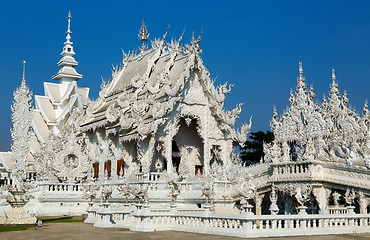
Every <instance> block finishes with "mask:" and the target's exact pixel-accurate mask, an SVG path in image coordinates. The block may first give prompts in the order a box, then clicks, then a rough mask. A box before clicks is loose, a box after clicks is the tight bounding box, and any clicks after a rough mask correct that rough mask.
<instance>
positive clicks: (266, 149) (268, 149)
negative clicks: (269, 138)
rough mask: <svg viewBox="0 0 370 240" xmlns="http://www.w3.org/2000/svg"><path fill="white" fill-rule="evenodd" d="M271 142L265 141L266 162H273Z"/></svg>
mask: <svg viewBox="0 0 370 240" xmlns="http://www.w3.org/2000/svg"><path fill="white" fill-rule="evenodd" d="M270 148H271V143H265V142H263V154H264V156H263V161H264V162H265V163H270V162H271V153H270Z"/></svg>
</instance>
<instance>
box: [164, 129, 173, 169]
mask: <svg viewBox="0 0 370 240" xmlns="http://www.w3.org/2000/svg"><path fill="white" fill-rule="evenodd" d="M172 138H173V133H172V127H170V129H169V131H168V134H167V136H166V138H165V139H166V141H165V143H164V145H165V146H163V147H164V148H165V149H166V150H165V153H166V156H165V157H166V161H167V172H168V174H170V175H171V174H172V173H173V166H172Z"/></svg>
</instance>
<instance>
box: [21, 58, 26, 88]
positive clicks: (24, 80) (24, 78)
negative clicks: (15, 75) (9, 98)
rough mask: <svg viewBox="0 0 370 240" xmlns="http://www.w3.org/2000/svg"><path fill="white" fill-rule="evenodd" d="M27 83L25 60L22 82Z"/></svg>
mask: <svg viewBox="0 0 370 240" xmlns="http://www.w3.org/2000/svg"><path fill="white" fill-rule="evenodd" d="M23 83H24V84H25V83H26V61H23V76H22V84H23Z"/></svg>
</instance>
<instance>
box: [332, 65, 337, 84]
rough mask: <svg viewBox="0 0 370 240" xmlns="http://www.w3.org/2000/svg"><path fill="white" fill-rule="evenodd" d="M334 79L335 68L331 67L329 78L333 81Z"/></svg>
mask: <svg viewBox="0 0 370 240" xmlns="http://www.w3.org/2000/svg"><path fill="white" fill-rule="evenodd" d="M335 79H336V77H335V69H334V68H333V69H331V80H333V82H335Z"/></svg>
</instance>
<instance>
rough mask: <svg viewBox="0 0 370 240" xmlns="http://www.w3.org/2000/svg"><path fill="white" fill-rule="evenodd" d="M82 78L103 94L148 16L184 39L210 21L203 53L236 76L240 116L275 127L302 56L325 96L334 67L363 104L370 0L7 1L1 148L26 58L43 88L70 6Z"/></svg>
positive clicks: (156, 31) (155, 32) (257, 125)
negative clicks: (274, 116)
mask: <svg viewBox="0 0 370 240" xmlns="http://www.w3.org/2000/svg"><path fill="white" fill-rule="evenodd" d="M69 10H70V11H71V13H72V25H71V28H72V32H73V33H72V41H73V42H74V50H75V52H76V55H75V58H76V60H77V61H78V62H79V63H80V64H79V66H78V67H77V70H78V72H79V73H80V74H83V75H84V77H83V78H82V79H81V80H80V81H79V82H78V84H79V86H83V87H90V88H91V92H90V96H91V97H92V98H94V99H96V98H97V96H98V91H99V89H100V88H99V86H100V83H101V76H103V77H104V78H107V77H109V76H110V73H111V66H112V64H116V63H119V62H121V60H122V52H121V48H122V49H124V50H125V51H126V52H127V51H129V50H133V49H135V48H137V47H138V46H139V40H138V38H137V34H138V32H139V29H140V25H141V21H142V19H143V18H145V20H146V23H147V28H148V31H149V32H150V38H151V39H153V38H155V37H157V38H158V37H161V36H162V35H163V34H164V32H165V30H166V28H167V26H168V25H169V24H170V25H171V27H170V30H169V33H168V37H167V39H168V40H170V39H171V38H172V37H173V38H178V37H179V36H180V35H181V33H182V31H183V30H184V29H185V28H186V32H185V35H184V39H183V42H190V38H191V34H192V31H194V32H195V34H196V35H198V34H199V33H200V31H201V29H202V28H203V29H204V32H203V39H202V42H201V46H202V48H203V54H202V57H203V60H204V63H205V66H206V67H207V68H208V69H209V71H210V73H211V77H213V78H215V77H216V76H217V81H216V83H217V84H221V83H224V82H226V81H228V82H229V83H235V87H234V88H233V90H232V93H231V94H230V95H228V97H227V100H226V104H225V107H226V108H228V109H231V108H233V107H234V106H235V105H236V104H237V103H239V102H244V106H243V112H242V114H241V116H240V119H239V121H238V122H237V125H238V124H240V123H242V122H244V121H247V120H248V119H249V116H250V115H253V127H252V131H258V130H262V131H265V130H268V129H269V120H270V119H271V117H272V110H273V106H274V105H275V106H276V107H277V109H278V111H279V113H282V111H283V109H284V108H285V107H286V106H287V104H288V97H289V90H290V88H295V85H296V78H297V74H298V61H300V60H301V61H302V62H303V68H304V75H305V76H306V82H307V83H308V84H309V85H311V84H312V85H313V86H314V90H315V93H316V96H317V100H318V101H321V99H322V96H323V94H327V93H328V91H329V84H330V82H331V68H333V67H334V68H335V69H336V74H337V81H338V82H339V88H340V90H341V91H343V90H347V92H348V97H349V99H350V104H351V105H352V106H354V107H355V108H356V109H357V110H359V111H360V110H362V106H363V103H364V101H365V99H367V98H368V96H369V88H370V67H369V66H370V58H369V57H370V14H369V11H370V1H202V2H201V1H199V2H198V1H183V2H182V1H181V2H180V1H144V0H143V1H77V0H76V1H70V2H68V1H14V2H11V1H6V2H4V3H2V13H1V14H0V23H1V30H2V34H1V36H2V37H1V38H0V46H1V48H0V49H1V50H0V53H1V56H2V57H1V58H0V73H1V75H0V79H1V83H2V85H1V88H0V100H1V106H0V111H1V113H2V114H1V117H0V134H1V136H2V137H1V138H0V151H5V150H8V149H10V143H11V140H10V131H9V129H10V127H11V112H10V105H11V103H12V94H13V91H14V90H15V89H16V88H17V87H18V86H19V85H20V83H21V76H22V61H23V60H26V61H27V73H26V79H27V84H28V85H29V86H30V88H31V90H32V91H33V93H34V94H38V95H43V94H44V91H43V82H45V81H51V82H53V80H51V76H53V75H54V74H56V73H57V72H58V69H59V67H58V66H57V65H56V63H57V62H58V61H59V59H60V55H59V54H60V52H61V50H62V47H63V43H64V41H65V31H66V28H67V18H66V17H67V14H68V11H69Z"/></svg>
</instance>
